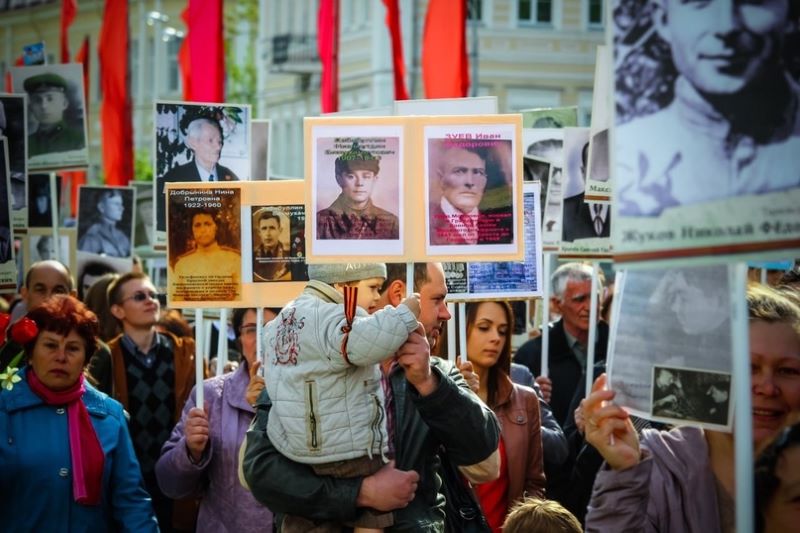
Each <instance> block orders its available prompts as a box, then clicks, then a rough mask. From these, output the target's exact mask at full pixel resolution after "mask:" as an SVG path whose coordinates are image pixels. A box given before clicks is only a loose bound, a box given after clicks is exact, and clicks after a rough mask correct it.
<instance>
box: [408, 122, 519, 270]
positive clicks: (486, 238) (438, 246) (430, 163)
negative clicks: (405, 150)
mask: <svg viewBox="0 0 800 533" xmlns="http://www.w3.org/2000/svg"><path fill="white" fill-rule="evenodd" d="M423 140H424V149H425V169H426V187H425V192H426V205H427V217H426V225H427V252H428V254H429V255H446V254H450V255H462V254H463V255H466V254H473V253H475V252H477V251H479V250H480V251H485V252H486V253H490V252H492V251H496V252H497V253H513V252H514V251H515V250H516V249H517V245H518V242H519V240H520V236H519V235H517V233H516V230H517V225H516V223H515V214H516V209H515V208H517V206H516V201H517V199H516V194H517V192H516V191H517V189H516V187H517V186H518V184H517V182H516V181H517V180H516V176H515V172H516V169H517V166H516V165H515V160H514V154H515V147H514V144H515V141H516V132H515V129H514V126H513V125H511V124H475V125H465V124H457V125H456V124H454V125H452V126H447V125H436V126H425V127H424V135H423Z"/></svg>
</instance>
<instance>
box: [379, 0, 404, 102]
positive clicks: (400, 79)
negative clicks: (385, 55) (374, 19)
mask: <svg viewBox="0 0 800 533" xmlns="http://www.w3.org/2000/svg"><path fill="white" fill-rule="evenodd" d="M383 3H384V4H385V5H386V26H387V27H388V28H389V38H390V39H391V41H392V66H393V67H394V99H395V100H408V91H407V90H406V64H405V61H404V60H403V38H402V32H401V31H400V5H399V3H398V0H383Z"/></svg>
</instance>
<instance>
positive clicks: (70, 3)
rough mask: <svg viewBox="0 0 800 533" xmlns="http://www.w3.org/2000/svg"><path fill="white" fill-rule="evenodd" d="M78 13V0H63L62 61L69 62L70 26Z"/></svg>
mask: <svg viewBox="0 0 800 533" xmlns="http://www.w3.org/2000/svg"><path fill="white" fill-rule="evenodd" d="M77 13H78V0H61V62H62V63H69V55H70V54H69V27H70V26H72V21H73V20H75V15H76V14H77Z"/></svg>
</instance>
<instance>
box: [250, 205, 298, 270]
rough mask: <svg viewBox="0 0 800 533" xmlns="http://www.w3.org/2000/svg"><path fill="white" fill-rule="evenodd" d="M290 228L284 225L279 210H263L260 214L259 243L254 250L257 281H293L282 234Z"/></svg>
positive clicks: (254, 267) (254, 268)
mask: <svg viewBox="0 0 800 533" xmlns="http://www.w3.org/2000/svg"><path fill="white" fill-rule="evenodd" d="M288 229H289V228H284V227H282V224H281V217H280V216H279V215H278V213H277V211H269V210H263V211H262V212H261V214H260V215H259V216H258V227H257V231H258V238H259V240H260V243H259V245H258V246H257V247H256V248H255V250H253V277H254V279H255V280H256V281H291V279H292V272H291V270H290V268H289V265H290V263H289V261H288V259H289V250H287V249H286V248H285V247H284V245H283V243H282V242H281V236H282V234H283V233H284V231H288Z"/></svg>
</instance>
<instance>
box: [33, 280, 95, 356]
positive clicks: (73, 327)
mask: <svg viewBox="0 0 800 533" xmlns="http://www.w3.org/2000/svg"><path fill="white" fill-rule="evenodd" d="M26 316H27V317H28V318H30V319H31V320H33V321H34V322H36V326H37V327H38V328H39V333H40V334H41V332H42V331H51V332H53V333H57V334H59V335H64V336H66V335H69V333H70V332H72V331H74V332H75V333H77V334H78V335H79V336H80V337H81V338H82V339H83V342H84V346H85V348H86V357H85V359H84V361H83V364H84V366H86V364H87V363H88V362H89V358H90V357H91V356H92V354H93V353H94V352H95V351H96V350H97V346H98V338H97V335H98V332H99V328H100V326H99V323H98V321H97V316H95V314H94V313H92V312H91V311H90V310H89V308H88V307H86V306H85V305H84V304H83V303H82V302H81V301H80V300H78V299H77V298H75V297H73V296H68V295H65V294H59V295H56V296H52V297H50V298H48V299H47V300H46V301H45V302H44V303H43V304H41V305H39V306H38V307H36V308H34V309H32V310H31V311H29V312H28V314H27V315H26ZM38 338H39V335H37V336H36V337H34V339H33V340H31V341H30V342H28V343H27V344H26V345H25V357H26V359H28V360H30V358H31V355H32V354H33V347H34V346H35V345H36V340H37V339H38Z"/></svg>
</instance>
